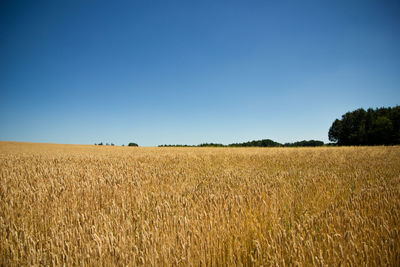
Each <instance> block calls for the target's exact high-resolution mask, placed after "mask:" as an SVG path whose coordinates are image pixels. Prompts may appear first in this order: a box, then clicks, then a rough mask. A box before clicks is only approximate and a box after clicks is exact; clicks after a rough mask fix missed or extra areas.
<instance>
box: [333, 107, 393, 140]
mask: <svg viewBox="0 0 400 267" xmlns="http://www.w3.org/2000/svg"><path fill="white" fill-rule="evenodd" d="M328 137H329V140H330V141H332V142H335V143H336V144H338V145H395V144H400V106H396V107H394V108H391V107H389V108H378V109H375V110H374V109H372V108H369V109H368V110H367V111H365V110H364V109H357V110H355V111H352V112H347V113H346V114H344V115H343V116H342V118H341V119H340V120H339V119H336V120H335V121H334V122H333V123H332V126H331V127H330V129H329V132H328Z"/></svg>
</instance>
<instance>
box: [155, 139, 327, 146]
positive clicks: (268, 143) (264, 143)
mask: <svg viewBox="0 0 400 267" xmlns="http://www.w3.org/2000/svg"><path fill="white" fill-rule="evenodd" d="M323 145H324V142H322V141H318V140H309V141H306V140H303V141H299V142H294V143H285V144H281V143H278V142H275V141H273V140H271V139H262V140H253V141H249V142H244V143H233V144H229V145H224V144H218V143H202V144H199V145H159V147H314V146H323Z"/></svg>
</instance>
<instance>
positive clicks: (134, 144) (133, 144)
mask: <svg viewBox="0 0 400 267" xmlns="http://www.w3.org/2000/svg"><path fill="white" fill-rule="evenodd" d="M128 146H138V144H136V143H129V144H128Z"/></svg>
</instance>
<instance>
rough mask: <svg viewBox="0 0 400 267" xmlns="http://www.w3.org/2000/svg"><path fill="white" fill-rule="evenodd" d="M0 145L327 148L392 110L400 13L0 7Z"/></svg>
mask: <svg viewBox="0 0 400 267" xmlns="http://www.w3.org/2000/svg"><path fill="white" fill-rule="evenodd" d="M0 101H1V102H0V140H10V141H30V142H55V143H72V144H93V143H95V142H96V143H97V142H100V141H103V142H113V143H115V144H127V143H128V142H131V141H134V142H137V143H138V144H139V145H144V146H153V145H159V144H176V143H179V144H199V143H202V142H218V143H224V144H228V143H232V142H243V141H249V140H254V139H264V138H270V139H273V140H275V141H278V142H292V141H299V140H303V139H319V140H323V141H325V142H327V141H328V137H327V135H328V130H329V127H330V125H331V124H332V122H333V120H334V119H336V118H340V116H341V115H342V114H344V113H345V112H347V111H351V110H354V109H357V108H360V107H363V108H368V107H373V108H375V107H382V106H395V105H398V104H400V4H399V1H388V0H376V1H369V0H360V1H352V0H343V1H328V0H316V1H297V0H294V1H282V0H265V1H244V0H243V1H215V0H213V1H204V0H202V1H151V0H149V1H144V0H142V1H86V0H85V1H53V0H52V1H15V0H13V1H4V0H3V1H1V2H0Z"/></svg>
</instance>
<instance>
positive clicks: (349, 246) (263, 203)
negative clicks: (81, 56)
mask: <svg viewBox="0 0 400 267" xmlns="http://www.w3.org/2000/svg"><path fill="white" fill-rule="evenodd" d="M34 265H46V266H53V265H65V266H74V265H80V266H101V265H104V266H126V265H128V266H136V265H146V266H148V265H150V266H170V265H173V266H241V265H243V266H259V265H264V266H277V265H279V266H304V265H308V266H309V265H320V266H323V265H328V266H338V265H345V266H364V265H367V266H382V265H389V266H399V265H400V147H396V146H394V147H321V148H142V147H138V148H132V147H111V146H81V145H55V144H32V143H13V142H0V266H34Z"/></svg>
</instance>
